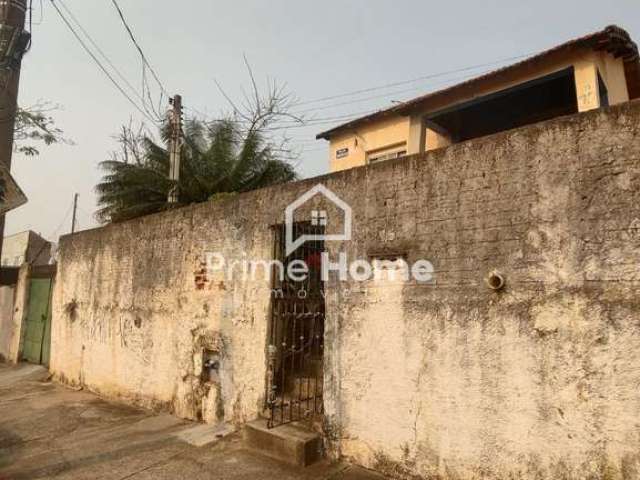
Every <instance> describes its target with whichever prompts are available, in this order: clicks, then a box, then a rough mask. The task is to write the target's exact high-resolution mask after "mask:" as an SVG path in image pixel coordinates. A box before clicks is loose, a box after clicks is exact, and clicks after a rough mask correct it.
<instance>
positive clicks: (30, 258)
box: [2, 230, 52, 267]
mask: <svg viewBox="0 0 640 480" xmlns="http://www.w3.org/2000/svg"><path fill="white" fill-rule="evenodd" d="M51 259H52V244H51V242H49V241H48V240H45V239H44V238H42V237H41V236H40V235H38V234H37V233H36V232H33V231H31V230H27V231H25V232H20V233H16V234H15V235H10V236H8V237H5V238H4V243H3V247H2V266H3V267H19V266H21V265H22V264H23V263H31V264H32V265H34V266H36V265H48V264H49V263H51Z"/></svg>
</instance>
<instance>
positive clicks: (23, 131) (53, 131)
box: [14, 102, 72, 157]
mask: <svg viewBox="0 0 640 480" xmlns="http://www.w3.org/2000/svg"><path fill="white" fill-rule="evenodd" d="M58 108H59V107H57V106H55V105H53V106H52V105H51V104H49V103H46V102H44V103H38V104H37V105H34V106H31V107H27V108H18V110H17V112H16V121H15V127H14V142H15V150H16V152H19V153H22V154H24V155H26V156H28V157H35V156H38V155H40V150H39V148H38V144H44V145H45V146H49V145H53V144H56V143H66V144H72V142H71V141H70V140H67V139H65V138H64V132H63V131H62V130H61V129H60V128H58V127H57V126H56V124H55V120H54V119H53V117H52V116H51V115H50V113H51V112H52V111H54V110H57V109H58Z"/></svg>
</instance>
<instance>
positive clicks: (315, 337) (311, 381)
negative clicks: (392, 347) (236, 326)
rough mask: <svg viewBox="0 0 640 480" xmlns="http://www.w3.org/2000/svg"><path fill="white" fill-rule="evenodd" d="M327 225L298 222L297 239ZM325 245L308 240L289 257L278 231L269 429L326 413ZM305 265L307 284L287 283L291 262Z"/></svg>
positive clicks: (281, 230)
mask: <svg viewBox="0 0 640 480" xmlns="http://www.w3.org/2000/svg"><path fill="white" fill-rule="evenodd" d="M323 233H324V226H323V225H320V224H318V225H316V224H314V223H306V222H305V223H298V224H295V226H294V238H298V237H300V236H301V235H321V234H323ZM323 251H324V241H322V240H312V241H307V242H306V243H305V244H304V245H302V246H301V247H300V248H298V249H297V250H296V251H295V252H293V253H292V254H291V255H289V256H287V255H286V251H285V230H284V226H278V227H276V229H275V251H274V258H275V259H276V260H279V261H280V262H281V265H282V266H283V267H284V268H282V269H280V268H278V267H275V268H274V272H273V277H272V285H273V287H274V288H273V292H272V309H271V324H270V332H269V344H268V361H269V364H268V373H267V376H268V378H267V392H266V396H265V398H266V399H267V405H266V408H267V410H268V418H269V421H268V426H269V428H273V427H276V426H279V425H284V424H287V423H291V422H296V421H301V420H313V419H314V417H316V416H317V415H319V414H322V412H323V403H322V388H323V379H324V377H323V350H324V318H325V298H324V284H323V282H322V272H321V270H322V257H321V256H322V252H323ZM296 261H298V262H300V261H302V262H304V264H305V265H306V267H307V269H308V274H307V275H306V277H305V278H304V279H302V278H300V277H298V276H295V277H296V278H289V276H288V275H287V271H288V267H289V265H290V264H291V263H292V262H296Z"/></svg>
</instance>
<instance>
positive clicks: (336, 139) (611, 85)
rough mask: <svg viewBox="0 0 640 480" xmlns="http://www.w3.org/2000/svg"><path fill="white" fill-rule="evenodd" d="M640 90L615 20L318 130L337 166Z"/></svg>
mask: <svg viewBox="0 0 640 480" xmlns="http://www.w3.org/2000/svg"><path fill="white" fill-rule="evenodd" d="M639 96H640V64H639V61H638V49H637V46H636V44H635V43H634V42H633V41H632V40H631V38H630V36H629V34H628V33H627V32H626V31H624V30H623V29H621V28H619V27H616V26H611V27H607V28H606V29H604V30H602V31H600V32H596V33H594V34H591V35H588V36H585V37H582V38H579V39H576V40H573V41H571V42H567V43H565V44H562V45H560V46H557V47H555V48H553V49H551V50H548V51H545V52H543V53H540V54H539V55H536V56H534V57H531V58H529V59H527V60H525V61H522V62H520V63H517V64H515V65H511V66H509V67H505V68H502V69H500V70H497V71H495V72H492V73H489V74H487V75H484V76H482V77H478V78H475V79H472V80H469V81H466V82H464V83H461V84H458V85H455V86H452V87H449V88H447V89H445V90H441V91H439V92H435V93H431V94H428V95H424V96H422V97H418V98H415V99H413V100H410V101H407V102H404V103H402V104H399V105H397V106H394V107H392V108H389V109H386V110H382V111H378V112H376V113H373V114H371V115H368V116H365V117H362V118H358V119H356V120H353V121H350V122H348V123H346V124H343V125H340V126H338V127H335V128H332V129H331V130H328V131H326V132H323V133H321V134H319V135H318V136H317V138H318V139H325V140H328V141H329V143H330V147H329V151H330V159H329V163H330V170H331V171H332V172H337V171H340V170H346V169H349V168H353V167H358V166H362V165H367V164H373V163H379V162H381V161H385V160H391V159H394V158H398V157H403V156H406V155H413V154H419V153H422V152H424V151H429V150H435V149H438V148H442V147H446V146H449V145H451V144H452V143H457V142H461V141H466V140H471V139H474V138H478V137H482V136H485V135H490V134H494V133H498V132H500V131H505V130H510V129H512V128H517V127H521V126H524V125H528V124H531V123H535V122H539V121H544V120H549V119H552V118H555V117H558V116H562V115H571V114H575V113H578V112H586V111H589V110H593V109H598V108H601V107H606V106H609V105H618V104H621V103H624V102H627V101H629V100H630V99H634V98H638V97H639Z"/></svg>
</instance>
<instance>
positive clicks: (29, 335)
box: [22, 278, 53, 365]
mask: <svg viewBox="0 0 640 480" xmlns="http://www.w3.org/2000/svg"><path fill="white" fill-rule="evenodd" d="M52 287H53V280H52V279H50V278H31V279H30V280H29V302H28V305H27V312H26V318H25V324H24V327H25V335H24V340H23V342H24V343H23V346H22V359H23V360H26V361H27V362H30V363H36V364H42V365H49V352H50V346H51V291H52Z"/></svg>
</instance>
